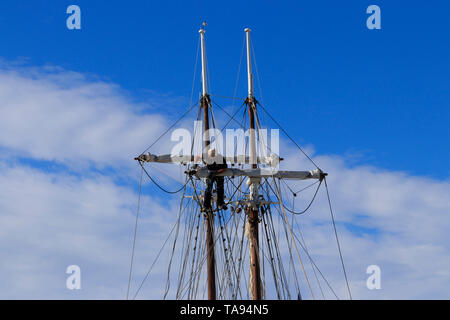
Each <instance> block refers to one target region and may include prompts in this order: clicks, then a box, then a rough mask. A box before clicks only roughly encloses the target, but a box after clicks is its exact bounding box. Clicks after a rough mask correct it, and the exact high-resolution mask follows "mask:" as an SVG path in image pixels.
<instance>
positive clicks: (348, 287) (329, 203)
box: [324, 177, 352, 300]
mask: <svg viewBox="0 0 450 320" xmlns="http://www.w3.org/2000/svg"><path fill="white" fill-rule="evenodd" d="M324 181H325V189H326V190H327V198H328V205H329V207H330V214H331V220H332V221H333V228H334V234H335V236H336V243H337V246H338V250H339V257H340V258H341V264H342V270H343V271H344V277H345V283H346V284H347V290H348V295H349V297H350V300H352V293H351V292H350V286H349V284H348V279H347V272H346V270H345V265H344V258H343V257H342V250H341V245H340V243H339V237H338V234H337V230H336V222H335V221H334V214H333V209H332V207H331V200H330V193H329V192H328V184H327V179H326V177H325V178H324Z"/></svg>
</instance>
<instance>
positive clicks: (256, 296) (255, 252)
mask: <svg viewBox="0 0 450 320" xmlns="http://www.w3.org/2000/svg"><path fill="white" fill-rule="evenodd" d="M244 31H245V33H246V38H247V75H248V97H247V100H246V103H247V105H248V114H249V117H250V137H249V140H250V163H251V165H252V168H253V169H256V168H257V167H258V164H257V156H256V137H255V112H256V103H255V98H254V96H253V75H252V63H251V53H250V31H251V30H250V29H249V28H246V29H245V30H244ZM260 181H261V178H254V177H250V178H249V180H248V183H249V188H250V201H253V200H256V199H257V197H258V185H259V182H260ZM258 212H259V208H258V207H257V206H256V205H254V203H252V205H251V206H250V207H249V209H248V220H247V226H246V229H247V237H248V240H249V244H250V245H249V247H250V293H251V298H252V300H261V298H262V290H261V289H262V288H261V276H260V261H259V240H258V238H259V235H258V226H259V216H258Z"/></svg>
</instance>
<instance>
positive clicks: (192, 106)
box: [141, 102, 198, 154]
mask: <svg viewBox="0 0 450 320" xmlns="http://www.w3.org/2000/svg"><path fill="white" fill-rule="evenodd" d="M197 104H198V102H196V103H195V104H192V105H191V106H190V107H189V108H188V110H187V111H186V112H185V113H183V114H182V115H181V117H179V118H178V120H177V121H175V122H174V123H173V124H172V125H171V126H170V127H169V128H167V130H166V131H164V132H163V133H162V134H161V135H160V136H159V137H158V138H157V139H156V140H155V141H154V142H153V143H152V144H151V145H150V146H148V147H147V149H145V150H144V151H143V152H141V154H144V153H146V152H147V151H148V149H150V148H151V147H153V146H154V145H155V144H156V143H157V142H158V141H159V140H160V139H161V138H162V137H164V136H165V135H166V134H167V132H169V131H170V130H171V129H172V128H173V127H175V126H176V125H177V124H178V122H180V121H181V119H183V118H184V117H185V116H186V115H187V114H188V113H189V112H191V110H192V109H193V108H194V107H195V106H197Z"/></svg>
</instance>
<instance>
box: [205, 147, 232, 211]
mask: <svg viewBox="0 0 450 320" xmlns="http://www.w3.org/2000/svg"><path fill="white" fill-rule="evenodd" d="M206 168H207V169H208V171H209V174H208V177H207V178H206V190H205V198H204V202H203V207H204V210H205V211H207V210H210V209H211V198H212V188H213V184H214V182H216V191H217V208H219V209H222V210H227V206H226V205H225V201H224V177H222V176H217V174H218V173H221V172H224V171H225V170H226V169H227V168H228V166H227V163H226V161H225V157H223V156H221V155H220V154H218V155H216V150H215V149H214V148H212V149H209V150H208V159H207V161H206Z"/></svg>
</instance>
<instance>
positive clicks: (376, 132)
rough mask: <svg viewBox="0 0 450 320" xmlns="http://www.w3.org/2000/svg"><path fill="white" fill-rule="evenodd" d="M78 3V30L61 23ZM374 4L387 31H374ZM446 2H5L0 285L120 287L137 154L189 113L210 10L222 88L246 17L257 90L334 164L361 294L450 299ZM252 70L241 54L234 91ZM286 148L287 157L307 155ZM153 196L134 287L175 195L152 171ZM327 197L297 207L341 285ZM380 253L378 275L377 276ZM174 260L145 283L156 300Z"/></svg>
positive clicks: (292, 161)
mask: <svg viewBox="0 0 450 320" xmlns="http://www.w3.org/2000/svg"><path fill="white" fill-rule="evenodd" d="M71 4H77V5H79V6H80V8H81V15H82V22H81V25H82V29H81V30H75V31H71V30H68V29H67V28H66V18H67V16H68V15H67V14H66V8H67V7H68V6H69V5H71ZM371 4H377V5H378V6H380V8H381V17H382V18H381V28H382V29H381V30H368V29H367V28H366V19H367V17H368V14H366V8H367V7H368V6H369V5H371ZM449 10H450V5H449V4H448V3H447V2H444V1H434V2H433V3H429V2H418V1H415V2H410V1H381V0H380V1H374V2H372V1H356V0H355V1H351V0H349V1H345V5H342V4H339V3H337V2H336V1H331V0H330V1H320V2H313V1H284V2H277V3H275V2H274V1H227V2H218V1H205V0H201V1H198V0H197V1H158V2H157V1H127V2H123V1H93V0H90V1H83V0H76V1H75V0H74V1H56V0H54V1H39V2H37V1H18V0H16V1H12V0H3V1H1V2H0V34H1V37H0V39H1V41H0V114H1V117H0V150H1V151H2V152H1V153H0V190H1V196H0V225H1V226H2V228H0V261H8V263H7V264H5V263H4V264H0V282H1V283H2V284H3V285H4V288H6V289H5V290H2V291H1V292H0V298H32V299H35V298H58V299H64V298H69V299H72V298H117V299H123V298H124V295H125V292H126V284H127V280H128V267H129V258H130V252H131V235H132V230H133V226H134V214H135V209H136V201H137V187H138V180H137V178H138V175H139V171H138V168H137V166H136V163H135V162H134V161H133V160H132V158H133V157H134V156H135V155H137V154H138V153H139V152H141V151H142V150H143V149H145V147H147V146H148V145H149V144H150V143H151V142H152V141H153V140H155V138H156V137H158V136H159V134H160V133H161V132H163V131H164V130H165V129H166V128H167V126H168V125H169V124H170V123H171V122H172V121H173V120H174V119H175V118H177V115H178V114H180V113H182V112H184V110H186V108H187V105H188V103H189V100H190V95H191V89H192V87H191V86H192V78H193V72H194V64H195V59H196V50H197V44H198V32H197V31H198V29H199V27H200V25H201V22H202V21H203V20H206V21H207V22H208V26H207V28H206V30H207V31H206V41H207V42H206V45H207V53H208V63H209V71H210V82H211V88H210V92H211V94H213V95H214V94H216V95H224V96H231V95H233V91H234V87H235V81H236V76H237V71H238V66H239V61H240V57H241V50H242V44H243V39H244V32H243V29H244V27H250V28H252V30H253V31H252V38H253V44H254V49H255V54H256V61H257V67H258V73H259V76H260V77H261V88H262V92H260V90H259V85H258V84H257V83H256V84H255V89H256V96H257V99H259V100H260V101H261V100H262V101H263V103H264V104H265V105H266V107H267V109H268V110H270V112H271V114H272V115H273V116H274V117H275V118H276V119H277V120H278V122H280V123H281V124H282V125H283V127H284V128H285V129H286V130H287V131H288V132H289V134H290V135H291V136H292V137H293V138H295V140H296V141H297V142H299V143H300V144H301V145H302V146H303V147H305V148H306V149H307V150H308V152H310V154H312V156H313V159H314V161H316V162H317V163H319V165H320V166H321V167H322V168H323V169H325V170H327V171H328V172H329V173H330V175H329V182H330V188H331V194H332V200H333V204H334V206H335V212H336V219H337V223H338V229H339V232H340V235H341V243H342V247H343V251H344V258H345V259H346V263H347V266H348V273H349V278H350V283H351V287H352V289H353V292H354V297H356V298H367V299H380V298H381V299H388V298H396V299H404V298H406V299H408V298H411V299H415V298H425V299H428V298H449V295H448V290H447V288H448V286H449V285H450V274H449V272H448V270H450V258H449V257H450V238H449V236H448V229H449V228H450V219H449V216H448V212H449V211H450V201H449V200H448V199H446V197H445V196H444V195H447V194H449V193H450V183H449V171H450V161H449V160H450V157H449V148H448V140H449V126H448V122H449V119H450V117H449V108H450V91H449V90H448V87H449V84H450V83H449V70H450V58H449V57H450V55H449V41H448V38H449V36H448V34H449V31H450V23H449V19H448V12H449ZM254 71H255V70H254ZM195 72H196V76H197V78H196V79H197V81H196V83H195V94H194V99H196V98H197V93H198V91H199V89H200V82H199V66H198V68H197V69H196V70H195ZM245 76H246V73H245V63H243V64H242V66H241V72H240V77H239V86H238V90H237V94H236V95H237V96H239V97H244V96H245V95H246V92H247V91H246V79H245ZM255 77H256V72H255ZM217 99H218V100H217V101H218V102H219V103H221V104H222V105H223V106H225V107H226V108H228V110H230V109H229V108H230V101H229V100H226V99H223V100H221V99H220V98H217ZM236 105H237V104H236ZM191 116H192V117H191V118H190V119H189V121H187V122H184V123H183V125H186V126H189V128H190V126H191V123H192V122H191V120H192V118H193V114H191ZM269 124H270V123H269ZM166 138H167V137H166ZM165 141H167V140H165ZM283 141H284V140H283ZM164 146H167V145H164V144H162V147H161V145H159V146H158V148H156V151H164V152H169V150H167V148H166V150H164ZM281 151H282V152H283V153H282V154H281V156H284V157H286V161H285V162H286V166H287V167H290V168H296V169H298V168H299V167H302V168H309V167H308V166H310V164H309V163H307V162H305V161H303V160H299V158H298V157H296V155H297V154H296V151H295V150H294V149H292V148H290V147H286V148H284V149H282V150H281ZM311 169H312V168H311ZM168 173H169V175H171V176H175V177H181V176H182V172H181V171H180V170H179V169H173V168H172V169H168ZM154 174H157V175H159V173H158V172H154ZM158 178H159V179H160V181H161V182H162V183H163V184H164V185H165V186H167V187H169V188H170V189H175V188H176V187H177V186H178V185H179V182H173V181H172V180H170V179H169V178H167V177H166V176H164V175H159V176H158ZM303 200H304V201H306V200H307V199H299V203H298V207H301V206H302V204H303V203H302V202H301V201H303ZM167 201H169V202H167ZM142 202H143V204H142V208H141V209H142V217H141V218H142V221H141V224H142V229H139V230H140V232H139V233H138V242H137V251H136V259H137V260H136V270H135V278H133V288H134V286H135V285H137V284H139V281H140V279H142V278H143V276H144V275H145V273H146V271H147V269H146V268H147V267H148V266H149V265H150V263H151V262H152V261H153V259H154V254H155V252H157V251H158V250H159V248H160V246H161V244H162V242H163V241H164V240H165V236H166V235H167V233H168V231H169V230H170V229H171V227H172V225H173V223H174V221H173V219H174V215H173V213H174V212H177V204H178V203H177V199H176V198H167V197H165V196H164V194H162V193H161V192H160V191H159V190H158V189H157V188H155V187H154V186H153V185H152V184H149V183H148V184H147V183H146V185H145V187H144V195H143V201H142ZM317 203H318V204H317V205H315V206H313V207H312V209H313V213H311V214H310V215H308V216H305V217H302V218H300V220H299V221H300V222H301V224H302V226H304V234H305V239H307V240H308V243H309V245H308V247H310V248H311V250H312V252H317V254H315V258H317V262H318V263H319V265H320V266H321V269H322V270H323V271H324V273H325V274H326V275H327V276H328V277H329V280H330V281H331V282H332V283H333V285H336V289H337V291H338V292H339V293H340V295H341V296H343V297H345V295H346V291H345V285H344V283H343V279H342V274H341V273H340V265H339V259H338V256H337V255H336V250H335V249H336V248H335V247H330V243H334V242H333V241H334V239H333V238H332V236H333V233H332V232H331V231H332V230H331V229H330V228H329V227H330V224H329V215H328V211H327V207H326V198H325V195H324V194H323V193H319V195H318V199H317ZM300 222H299V223H300ZM12 244H14V246H13V245H12ZM70 264H78V265H80V266H81V268H82V270H83V277H84V278H83V279H86V280H83V281H84V282H83V290H82V291H81V292H75V291H69V290H67V289H66V287H65V279H66V277H67V275H66V274H65V273H64V271H65V268H66V267H67V265H70ZM372 264H377V265H380V267H381V269H382V271H383V279H384V280H383V285H382V286H383V290H380V291H377V290H374V291H369V290H368V289H367V288H366V285H365V281H366V278H367V274H366V267H367V266H368V265H372ZM166 266H167V265H166V264H164V263H162V262H161V263H160V264H158V266H157V268H156V270H155V273H154V275H153V276H152V278H151V281H152V284H153V285H152V286H149V287H147V288H145V290H143V291H144V292H143V293H142V297H143V298H161V294H160V292H159V291H157V290H156V289H154V288H159V287H161V288H163V287H164V283H165V282H164V281H165V272H166V271H167V267H166ZM336 270H337V271H336ZM111 279H114V280H111Z"/></svg>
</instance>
